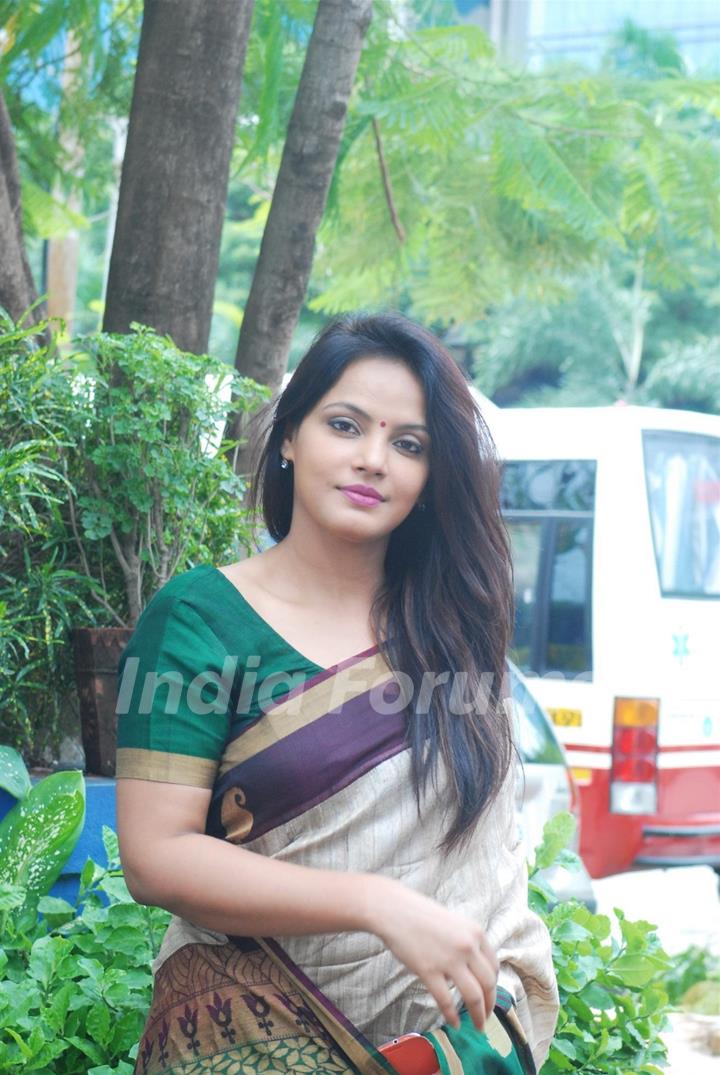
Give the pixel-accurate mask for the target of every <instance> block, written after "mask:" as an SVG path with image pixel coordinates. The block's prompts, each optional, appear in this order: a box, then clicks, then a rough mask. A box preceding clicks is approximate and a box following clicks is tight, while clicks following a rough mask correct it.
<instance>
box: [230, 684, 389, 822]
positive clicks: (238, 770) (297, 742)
mask: <svg viewBox="0 0 720 1075" xmlns="http://www.w3.org/2000/svg"><path fill="white" fill-rule="evenodd" d="M330 674H332V673H330ZM313 682H316V679H315V677H313ZM399 690H400V688H399V686H398V684H397V683H396V682H395V681H390V680H388V683H387V687H386V690H385V692H384V694H383V698H384V700H385V702H386V703H387V704H390V703H392V702H394V701H395V699H397V697H398V695H399ZM370 693H371V692H370V691H364V692H362V693H361V694H359V695H357V696H356V697H354V698H351V699H349V700H348V701H346V702H344V703H342V705H340V706H338V707H336V708H335V709H334V710H332V711H331V712H329V713H326V714H325V715H323V716H321V717H318V718H317V719H316V720H314V721H312V722H311V723H309V724H307V725H306V726H304V727H302V728H299V729H297V730H296V731H293V732H291V733H290V734H289V735H287V736H285V737H283V738H282V739H279V740H277V741H276V742H274V743H273V744H272V745H271V746H269V747H268V748H267V749H265V750H261V751H260V752H259V753H257V754H255V755H254V756H253V757H251V758H249V759H247V760H246V761H243V762H240V763H239V764H238V765H236V766H234V767H233V768H232V769H230V770H228V772H227V773H225V775H224V776H223V777H221V778H219V780H218V781H217V783H216V786H215V789H214V792H213V798H212V802H211V806H210V812H209V831H210V825H211V826H212V831H211V835H218V836H221V837H222V838H223V839H230V840H232V841H233V842H236V843H245V842H247V841H249V840H254V839H256V838H257V837H259V836H262V835H264V834H265V833H267V832H269V831H270V830H271V829H273V828H275V827H276V826H277V825H281V824H283V823H284V822H286V821H289V820H291V819H292V818H295V817H298V816H299V815H300V814H302V813H304V811H306V810H308V809H310V807H312V806H316V805H317V804H318V803H320V802H322V801H323V800H324V799H327V798H329V797H330V796H331V795H334V794H335V793H336V792H338V791H340V790H341V789H342V788H345V787H347V786H348V785H349V784H351V783H352V782H353V781H355V780H357V779H358V777H360V776H363V775H364V774H365V773H367V772H369V771H370V770H371V769H373V768H374V767H375V766H376V765H378V764H380V762H382V761H385V760H386V759H387V758H391V757H393V756H394V755H395V754H398V753H400V752H401V751H402V750H405V749H406V748H407V741H406V719H407V718H406V710H405V709H403V710H401V711H399V712H397V713H389V714H388V713H378V712H377V711H376V710H375V709H374V708H373V706H372V703H371V700H370ZM289 697H290V694H287V695H286V696H284V697H283V699H282V702H281V703H279V704H282V703H284V702H286V701H287V700H288V698H289ZM263 719H264V718H263V717H261V718H260V720H263ZM257 723H259V722H253V725H250V726H248V727H254V726H255V725H256V724H257ZM241 734H242V733H241ZM238 738H240V737H238ZM268 774H272V787H271V788H268ZM238 796H239V798H238Z"/></svg>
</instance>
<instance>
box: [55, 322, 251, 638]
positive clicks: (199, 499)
mask: <svg viewBox="0 0 720 1075" xmlns="http://www.w3.org/2000/svg"><path fill="white" fill-rule="evenodd" d="M131 328H132V332H131V333H130V334H128V335H122V334H120V333H104V332H99V333H96V334H94V335H92V336H87V337H85V338H84V339H83V340H82V341H80V342H81V345H82V351H81V352H80V353H78V354H76V355H74V356H73V357H72V361H73V362H74V364H75V367H76V371H77V375H76V379H75V385H74V394H75V408H74V420H73V423H72V433H73V438H72V441H73V442H72V445H71V446H70V447H69V448H68V449H67V450H66V451H65V453H64V463H65V464H66V473H67V477H68V479H69V481H70V483H71V491H70V495H69V501H68V505H67V506H68V535H69V537H70V538H71V539H72V538H74V541H75V543H76V545H77V548H78V551H79V553H80V558H81V563H82V568H83V570H84V572H85V574H86V575H87V576H88V578H90V579H93V580H95V581H97V582H99V583H103V585H104V570H105V569H104V566H103V565H109V566H110V567H111V570H112V571H113V574H114V577H115V578H118V577H119V579H120V580H121V587H120V590H119V592H117V593H115V594H114V595H113V596H114V600H112V601H106V602H105V606H106V607H105V615H104V616H103V619H102V622H103V623H105V622H106V620H108V617H109V621H108V622H109V623H110V624H111V625H115V626H124V627H133V626H134V625H135V624H136V623H137V620H138V617H139V616H140V613H141V612H142V610H143V608H144V606H145V604H146V602H147V601H148V600H149V599H150V598H151V597H152V596H153V594H154V593H155V592H156V591H157V590H158V589H159V588H160V587H161V586H162V585H164V583H165V582H167V581H168V579H169V578H171V577H172V576H173V575H174V574H175V573H176V572H177V571H179V570H183V569H184V568H185V567H187V566H191V565H192V563H193V562H198V561H199V560H215V559H224V557H225V555H226V553H227V552H228V551H229V550H231V549H237V548H238V543H240V544H241V545H244V546H245V548H246V549H247V550H249V549H250V547H251V546H250V537H249V534H250V528H249V519H248V517H247V512H246V511H245V509H244V508H243V503H242V502H243V495H244V492H245V482H244V480H243V478H242V477H240V476H239V475H236V474H235V473H234V472H233V470H232V467H231V466H230V464H229V462H228V460H227V458H226V457H225V451H226V450H229V449H230V448H231V447H232V446H233V442H220V438H219V434H218V430H219V429H221V427H222V426H224V424H225V420H226V418H227V416H228V414H229V412H230V410H231V409H233V408H236V409H238V410H243V411H250V410H252V409H253V408H254V407H256V406H257V405H258V404H259V403H261V402H262V401H264V400H266V399H268V398H269V396H270V394H271V392H270V389H269V388H267V387H266V386H262V385H259V384H258V383H257V382H256V381H253V380H252V379H251V378H249V377H241V376H240V375H239V374H238V373H237V372H236V371H235V370H234V369H232V367H229V366H228V365H227V364H226V363H224V362H223V361H222V360H220V359H218V358H213V357H212V356H211V355H194V354H191V353H189V352H186V351H181V350H180V349H179V348H177V347H176V346H175V345H174V344H173V342H172V340H171V339H170V338H169V337H168V336H159V335H158V334H157V333H155V332H153V331H152V329H149V328H146V327H144V326H143V325H137V324H133V325H132V326H131ZM225 382H227V384H229V387H230V388H231V390H232V392H233V393H234V394H235V397H236V399H235V403H234V404H232V405H231V403H230V400H229V399H223V398H222V397H221V394H220V388H221V386H222V385H223V384H224V383H225Z"/></svg>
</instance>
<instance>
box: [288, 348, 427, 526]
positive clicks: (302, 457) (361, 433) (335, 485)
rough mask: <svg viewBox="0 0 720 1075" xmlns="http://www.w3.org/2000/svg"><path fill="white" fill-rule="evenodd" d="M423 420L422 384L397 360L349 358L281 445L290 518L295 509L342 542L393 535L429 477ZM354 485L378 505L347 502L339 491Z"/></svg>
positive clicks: (348, 498)
mask: <svg viewBox="0 0 720 1075" xmlns="http://www.w3.org/2000/svg"><path fill="white" fill-rule="evenodd" d="M360 412H362V413H360ZM426 422H427V419H426V412H425V396H424V392H423V388H422V385H421V383H420V381H419V380H418V379H417V378H416V377H415V375H414V374H413V373H411V371H410V369H409V368H408V367H407V366H406V365H405V364H404V363H403V362H401V361H398V360H393V359H388V358H383V357H378V356H368V357H367V358H360V359H356V360H355V361H353V362H352V363H351V364H350V365H349V366H348V367H347V368H346V370H345V372H344V373H343V374H342V376H341V377H340V378H339V380H338V381H337V382H336V383H335V384H334V385H333V386H332V388H331V389H330V390H329V391H328V392H326V393H325V395H324V396H323V397H322V398H321V399H319V400H318V402H317V404H316V405H315V407H314V408H313V409H312V410H311V411H309V412H308V414H306V416H305V418H304V419H303V421H302V422H301V424H300V427H299V429H298V430H297V431H296V433H295V435H294V436H290V437H286V438H285V440H284V441H283V444H282V449H281V450H282V454H283V456H284V457H285V458H286V459H289V460H290V461H291V462H292V464H293V470H294V479H293V481H294V506H293V517H295V515H296V513H298V512H300V513H302V514H303V515H305V516H308V517H309V518H310V519H312V520H313V521H314V522H315V523H316V524H317V525H319V526H321V527H322V528H323V529H326V530H328V531H330V532H332V533H335V534H337V536H338V537H343V538H344V539H346V540H367V539H373V538H381V537H384V536H387V535H389V534H390V533H392V531H393V530H394V529H395V528H396V527H397V526H399V525H400V523H401V522H402V521H403V519H405V518H406V517H407V516H408V515H409V514H410V512H411V511H412V509H413V507H414V506H415V504H416V502H417V500H418V497H419V496H420V493H421V492H422V490H423V488H424V486H425V483H426V481H427V478H428V474H429V469H430V436H429V434H428V432H427V430H426V428H425V426H426ZM353 485H365V486H369V487H370V488H371V489H374V490H376V491H377V493H379V494H380V496H381V497H382V500H381V501H379V502H378V501H372V502H371V504H369V505H368V504H366V503H362V502H359V501H357V500H353V499H352V498H351V497H350V496H348V495H347V493H345V492H343V487H345V486H353Z"/></svg>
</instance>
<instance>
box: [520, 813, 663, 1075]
mask: <svg viewBox="0 0 720 1075" xmlns="http://www.w3.org/2000/svg"><path fill="white" fill-rule="evenodd" d="M574 826H575V821H574V818H573V817H572V815H570V814H558V815H557V816H556V817H554V818H553V819H552V821H550V822H548V824H547V825H546V826H545V831H544V834H543V840H542V843H541V844H540V846H539V848H538V849H537V851H536V853H535V860H534V863H533V864H532V867H531V870H530V905H531V907H532V908H533V909H534V910H536V911H537V912H538V913H539V914H540V915H541V917H542V918H543V919H544V921H545V923H546V924H547V926H548V929H549V930H550V935H551V937H552V942H553V960H554V963H555V970H556V973H557V980H558V987H559V990H560V1014H559V1018H558V1024H557V1029H556V1032H555V1037H554V1039H553V1043H552V1045H551V1047H550V1054H549V1056H548V1059H547V1060H546V1062H545V1063H544V1064H543V1067H542V1071H541V1075H561V1073H562V1072H566V1071H575V1072H582V1073H583V1075H662V1069H661V1068H660V1067H659V1065H660V1064H663V1062H664V1061H665V1059H666V1056H667V1049H666V1047H665V1044H664V1042H663V1041H662V1038H661V1036H660V1035H661V1032H662V1031H663V1030H664V1029H665V1028H666V1027H667V1026H668V1025H669V1021H668V1019H667V1012H668V994H667V991H666V990H665V988H664V986H663V976H664V975H665V974H666V973H667V970H668V967H669V958H668V956H667V954H666V953H665V952H664V951H663V949H662V948H661V946H660V941H659V939H658V937H657V934H656V932H655V929H656V927H655V926H653V925H652V924H651V923H650V922H645V921H638V922H629V921H628V920H627V919H626V918H625V915H624V914H623V912H622V911H621V910H620V908H618V907H615V908H614V909H613V910H614V914H615V918H616V927H618V930H619V937H617V936H614V935H613V933H612V928H611V922H610V919H609V918H608V917H607V915H599V914H592V913H591V912H590V911H589V910H588V909H587V907H585V905H584V904H582V903H579V902H578V901H576V900H568V901H567V902H565V903H556V902H555V900H554V896H553V893H552V892H551V891H550V890H549V889H548V888H547V887H546V886H545V885H544V884H543V883H542V882H541V881H540V880H539V878H538V876H537V874H538V871H539V870H541V869H543V868H544V867H547V866H550V865H552V864H553V863H555V862H559V863H561V864H562V865H564V866H567V867H569V868H572V866H573V865H577V863H578V862H579V860H578V858H577V856H576V855H575V854H574V853H573V852H571V851H568V850H566V845H567V843H568V841H569V839H570V838H571V836H572V832H573V829H574Z"/></svg>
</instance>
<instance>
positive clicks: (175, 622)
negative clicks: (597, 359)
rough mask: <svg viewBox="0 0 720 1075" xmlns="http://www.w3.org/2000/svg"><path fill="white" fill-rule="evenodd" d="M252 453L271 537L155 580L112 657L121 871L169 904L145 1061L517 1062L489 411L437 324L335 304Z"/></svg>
mask: <svg viewBox="0 0 720 1075" xmlns="http://www.w3.org/2000/svg"><path fill="white" fill-rule="evenodd" d="M258 445H259V455H258V462H257V465H256V467H255V469H254V471H253V477H252V485H251V490H250V494H251V495H250V505H251V509H253V510H254V512H255V513H256V514H258V515H259V514H260V513H261V514H262V517H263V519H264V523H265V526H266V528H267V531H268V532H269V534H270V536H271V538H272V539H273V541H274V542H275V544H274V545H272V546H271V547H270V548H267V549H265V550H264V551H259V552H257V553H255V554H254V555H251V556H250V557H248V558H247V559H245V560H241V561H239V562H237V563H234V564H229V565H224V566H222V567H216V566H214V565H211V564H207V563H201V564H198V565H197V566H195V567H193V568H191V569H189V570H186V571H184V572H182V573H180V574H178V575H176V576H175V577H173V578H172V579H170V580H169V581H168V582H167V583H166V584H165V585H164V586H163V587H161V588H160V590H159V591H158V592H157V593H156V594H155V595H154V596H153V598H152V599H151V601H150V602H149V603H148V605H147V607H146V608H145V610H144V612H143V614H142V616H141V617H140V619H139V621H138V623H137V626H136V628H135V631H134V633H133V635H132V637H131V639H130V642H129V644H128V645H127V647H126V649H125V651H124V653H123V655H122V659H121V662H120V667H119V694H118V749H117V769H116V774H117V781H118V782H117V822H118V836H119V843H120V853H121V859H122V863H123V869H124V872H125V877H126V881H127V884H128V887H129V889H130V892H131V894H132V895H133V897H134V898H135V899H136V900H137V901H138V902H140V903H144V904H147V905H156V906H161V907H164V908H166V909H168V910H169V911H170V912H171V914H172V917H171V920H170V924H169V926H168V929H167V932H166V934H165V936H164V938H163V941H162V945H161V947H160V950H159V952H158V954H157V957H156V959H155V961H154V963H153V975H154V986H153V996H152V1003H151V1007H150V1011H149V1012H148V1014H147V1020H146V1023H145V1027H144V1032H143V1035H142V1039H141V1041H140V1042H139V1047H138V1054H137V1060H136V1066H135V1072H136V1073H142V1075H154V1073H156V1072H182V1073H187V1075H190V1073H200V1072H222V1073H225V1075H233V1073H240V1072H242V1073H246V1072H250V1073H255V1072H269V1073H274V1072H322V1073H325V1072H327V1073H330V1072H341V1073H342V1072H362V1073H368V1075H379V1073H380V1072H392V1071H394V1070H396V1065H397V1069H403V1066H402V1063H401V1060H402V1057H401V1053H400V1052H397V1051H396V1052H386V1050H385V1046H386V1043H388V1042H389V1041H390V1040H391V1039H395V1038H399V1037H401V1036H403V1035H406V1034H410V1033H414V1034H420V1035H423V1038H424V1042H423V1045H424V1047H425V1048H426V1051H427V1045H428V1043H429V1045H430V1046H432V1048H431V1049H430V1050H429V1055H430V1056H431V1058H432V1061H431V1063H430V1064H429V1066H425V1057H423V1058H422V1063H420V1062H419V1061H418V1062H415V1061H413V1062H412V1064H411V1066H410V1068H408V1067H405V1068H404V1069H403V1070H413V1071H416V1072H417V1075H422V1072H424V1071H442V1072H443V1073H445V1075H448V1073H458V1072H459V1073H462V1072H465V1073H485V1075H488V1073H490V1072H492V1073H495V1075H502V1073H507V1075H529V1073H534V1072H536V1071H538V1070H539V1069H540V1066H541V1065H542V1063H543V1061H544V1059H545V1057H546V1055H547V1052H548V1050H549V1045H550V1041H551V1038H552V1035H553V1032H554V1028H555V1022H556V1017H557V1012H558V993H557V986H556V981H555V976H554V973H553V966H552V958H551V944H550V938H549V935H548V933H547V930H546V928H545V926H544V924H543V923H542V921H541V920H540V919H539V918H538V917H537V916H536V915H535V914H534V913H533V912H532V911H531V910H530V909H529V908H528V891H527V870H526V864H525V854H524V848H523V845H522V843H521V841H520V839H519V837H518V834H517V830H516V820H515V782H516V777H517V752H516V750H515V747H514V742H513V720H512V715H511V714H512V709H511V704H510V702H509V697H508V680H507V675H506V664H505V659H506V650H507V645H508V640H509V634H510V629H511V622H512V569H511V562H510V552H509V544H508V538H507V531H506V530H505V527H504V525H503V522H502V519H501V515H500V508H499V474H500V472H499V464H498V460H497V457H496V455H495V450H494V446H493V443H492V440H491V438H490V434H489V432H488V430H487V427H486V425H485V422H484V420H483V418H482V415H481V413H480V411H479V409H478V407H477V405H476V403H475V401H474V399H473V397H472V395H471V394H470V392H469V390H468V388H467V385H466V383H465V380H464V378H463V376H462V374H461V372H460V370H459V369H458V367H457V365H456V364H455V362H454V361H453V359H452V358H451V356H450V355H449V354H448V352H447V351H446V350H445V348H444V347H443V346H442V344H441V343H440V341H439V340H438V339H437V338H436V337H435V336H434V335H432V334H431V333H430V332H428V331H426V330H425V329H424V328H422V327H421V326H419V325H417V324H415V323H414V322H412V321H410V320H408V319H407V318H404V317H402V316H400V315H398V314H389V313H387V314H379V315H374V316H369V315H368V316H353V317H344V318H340V319H338V320H337V321H334V322H332V323H331V324H329V325H328V326H327V327H326V328H325V329H324V330H323V331H322V332H321V333H320V334H319V336H318V337H317V338H316V339H315V340H314V342H313V343H312V345H311V346H310V348H309V350H308V352H307V353H306V355H305V356H304V358H303V359H302V361H301V362H300V364H299V365H298V367H297V369H296V370H295V372H294V374H293V377H292V378H291V380H290V381H289V383H288V385H287V387H286V389H285V391H284V392H283V393H282V395H281V397H280V399H279V401H278V403H277V406H276V407H275V410H274V412H273V414H272V417H271V419H270V421H269V422H268V423H267V428H266V429H265V430H264V432H263V435H262V436H261V437H260V438H259V441H258ZM413 1065H415V1066H413Z"/></svg>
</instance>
